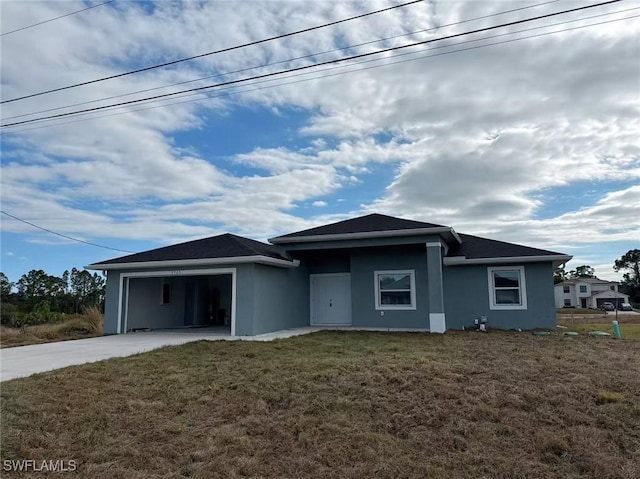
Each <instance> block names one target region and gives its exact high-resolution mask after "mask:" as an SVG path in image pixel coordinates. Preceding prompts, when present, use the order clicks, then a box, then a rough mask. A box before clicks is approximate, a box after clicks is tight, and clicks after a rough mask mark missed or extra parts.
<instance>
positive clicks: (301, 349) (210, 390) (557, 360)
mask: <svg viewBox="0 0 640 479" xmlns="http://www.w3.org/2000/svg"><path fill="white" fill-rule="evenodd" d="M638 370H640V344H639V343H637V342H632V341H614V340H609V339H605V340H595V339H593V338H586V337H578V338H575V339H571V340H569V339H565V338H562V337H560V336H558V335H554V336H550V337H544V338H543V337H536V336H533V335H531V334H528V333H500V332H491V333H488V334H479V333H474V332H467V333H462V332H460V333H453V332H451V333H447V334H445V335H427V334H394V333H387V334H385V333H358V332H322V333H316V334H312V335H307V336H300V337H296V338H291V339H287V340H279V341H274V342H271V343H250V342H204V341H203V342H197V343H190V344H187V345H184V346H179V347H169V348H164V349H162V350H157V351H153V352H150V353H147V354H142V355H138V356H134V357H129V358H120V359H115V360H110V361H105V362H100V363H94V364H88V365H85V366H79V367H72V368H67V369H64V370H61V371H57V372H51V373H44V374H40V375H36V376H33V377H31V378H26V379H17V380H13V381H9V382H7V383H3V387H2V393H1V396H2V403H1V406H2V446H1V449H0V456H1V459H3V460H4V459H26V458H29V459H36V460H40V459H44V458H66V459H75V460H77V461H78V462H79V472H80V474H81V475H82V476H83V477H101V478H103V477H104V478H111V477H114V478H115V477H132V478H147V477H149V478H150V477H182V476H184V477H195V478H212V477H213V478H215V477H277V478H281V477H286V478H294V477H295V478H307V477H308V478H311V477H314V478H315V477H340V478H362V477H390V478H391V477H420V478H425V477H427V478H428V477H437V478H440V477H465V478H466V477H468V478H474V477H478V478H479V477H491V478H537V477H544V478H554V477H558V478H560V477H561V478H567V477H569V478H571V477H593V478H598V479H608V478H629V477H640V461H639V460H638V458H639V457H640V375H639V374H636V373H635V371H638ZM606 391H610V392H611V391H615V392H616V393H618V394H620V395H622V396H623V397H624V400H621V401H607V402H605V403H602V402H598V401H596V400H594V398H597V397H598V395H599V393H602V392H606Z"/></svg>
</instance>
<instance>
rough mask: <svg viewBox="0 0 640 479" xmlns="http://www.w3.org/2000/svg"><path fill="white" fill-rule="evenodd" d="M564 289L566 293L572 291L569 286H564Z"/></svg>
mask: <svg viewBox="0 0 640 479" xmlns="http://www.w3.org/2000/svg"><path fill="white" fill-rule="evenodd" d="M562 290H563V291H564V292H565V293H570V292H571V289H570V288H569V286H563V287H562Z"/></svg>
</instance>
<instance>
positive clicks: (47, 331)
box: [0, 306, 104, 348]
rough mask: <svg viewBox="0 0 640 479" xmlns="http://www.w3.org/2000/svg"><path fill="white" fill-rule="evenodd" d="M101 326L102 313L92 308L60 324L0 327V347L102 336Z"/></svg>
mask: <svg viewBox="0 0 640 479" xmlns="http://www.w3.org/2000/svg"><path fill="white" fill-rule="evenodd" d="M103 324H104V317H103V315H102V313H101V312H100V310H99V309H98V308H97V307H95V306H92V307H89V308H85V310H84V311H83V314H82V315H76V316H74V317H72V318H71V319H68V320H66V321H62V322H60V323H50V324H39V325H37V326H25V327H22V328H8V327H6V326H0V346H1V347H3V348H7V347H12V346H25V345H28V344H40V343H50V342H53V341H65V340H68V339H81V338H91V337H94V336H102V334H103Z"/></svg>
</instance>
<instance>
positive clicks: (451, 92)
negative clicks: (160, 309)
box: [0, 0, 640, 281]
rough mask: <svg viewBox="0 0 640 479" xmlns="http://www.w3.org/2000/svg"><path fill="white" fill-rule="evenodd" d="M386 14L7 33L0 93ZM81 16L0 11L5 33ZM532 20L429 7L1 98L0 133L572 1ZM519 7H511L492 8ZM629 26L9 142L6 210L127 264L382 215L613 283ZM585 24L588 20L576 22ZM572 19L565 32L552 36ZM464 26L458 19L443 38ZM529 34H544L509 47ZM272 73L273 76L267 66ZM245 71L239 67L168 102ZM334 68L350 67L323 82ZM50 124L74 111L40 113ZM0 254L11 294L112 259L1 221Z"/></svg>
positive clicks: (637, 227) (634, 125)
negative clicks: (587, 270)
mask: <svg viewBox="0 0 640 479" xmlns="http://www.w3.org/2000/svg"><path fill="white" fill-rule="evenodd" d="M95 3H99V2H95ZM397 3H398V2H392V1H389V0H379V1H374V2H373V1H368V2H363V1H355V2H346V1H345V2H343V1H331V2H311V1H302V0H300V1H260V0H256V1H252V2H193V1H188V2H179V1H163V2H128V1H124V0H118V1H116V2H113V3H112V4H108V5H104V6H101V7H98V8H94V9H91V10H88V11H86V12H83V13H80V14H77V15H73V16H70V17H66V18H64V19H60V20H57V21H54V22H50V23H46V24H43V25H40V26H38V27H34V28H30V29H26V30H23V31H20V32H16V33H12V34H9V35H6V36H3V37H2V43H1V49H2V52H1V53H2V59H1V62H2V63H1V65H0V66H1V69H2V98H3V100H6V99H11V98H15V97H18V96H22V95H27V94H30V93H34V92H39V91H43V90H47V89H51V88H56V87H60V86H65V85H69V84H74V83H78V82H83V81H87V80H91V79H94V78H99V77H103V76H109V75H114V74H117V73H121V72H123V71H127V70H132V69H136V68H141V67H145V66H148V65H152V64H156V63H160V62H165V61H170V60H174V59H177V58H183V57H187V56H191V55H196V54H200V53H204V52H207V51H212V50H216V49H220V48H226V47H229V46H234V45H239V44H243V43H247V42H250V41H254V40H259V39H262V38H267V37H271V36H274V35H278V34H282V33H286V32H290V31H294V30H298V29H302V28H306V27H310V26H315V25H320V24H323V23H327V22H330V21H335V20H339V19H342V18H346V17H350V16H354V15H358V14H361V13H364V12H367V11H372V10H375V9H379V8H384V7H385V6H390V5H394V4H397ZM91 4H93V3H91V2H79V1H69V2H67V1H65V2H38V1H30V2H18V1H11V0H10V1H5V2H2V3H1V4H0V9H1V12H0V13H1V14H2V15H1V21H2V24H1V26H2V31H3V32H7V31H10V30H13V29H16V28H20V27H22V26H25V25H29V24H32V23H36V22H39V21H42V20H45V19H48V18H53V17H56V16H59V15H63V14H65V13H68V12H71V11H74V10H79V9H81V8H83V7H86V6H88V5H91ZM535 4H536V2H533V1H532V2H530V3H526V2H522V1H514V2H509V1H501V2H497V1H496V2H491V1H469V2H455V3H452V2H440V1H433V2H422V3H419V4H415V5H411V6H407V7H403V8H399V9H395V10H393V11H390V12H386V13H383V14H379V15H374V16H371V17H367V18H366V19H361V20H357V21H353V22H348V23H345V24H342V25H337V26H334V27H330V28H326V29H321V30H316V31H314V32H309V33H306V34H303V35H296V36H293V37H289V38H286V39H283V40H279V41H274V42H267V43H263V44H261V45H258V46H254V47H250V48H244V49H241V50H235V51H233V52H229V53H225V54H220V55H213V56H208V57H204V58H201V59H199V60H195V61H190V62H184V63H180V64H177V65H174V66H172V67H170V68H164V69H155V70H150V71H148V72H145V73H142V74H137V75H131V76H126V77H121V78H118V79H114V80H110V81H106V82H100V83H96V84H94V85H89V86H85V87H80V88H74V89H69V90H65V91H62V92H57V93H53V94H49V95H42V96H38V97H36V98H31V99H27V100H23V101H16V102H12V103H7V104H5V105H3V108H2V118H3V123H6V122H7V121H9V120H6V121H5V119H8V118H10V117H13V116H16V115H23V114H30V113H34V112H39V111H42V110H47V109H50V108H58V107H62V106H66V105H72V104H75V103H81V102H88V101H95V100H100V99H104V98H106V97H111V96H117V95H124V94H130V93H132V92H138V91H140V90H146V89H150V88H154V89H155V90H153V91H152V92H148V93H138V94H132V95H129V96H126V97H122V98H117V99H114V100H102V101H98V102H95V103H91V104H88V105H87V106H100V105H107V104H109V103H110V102H114V101H119V100H127V99H135V98H142V97H144V96H148V95H151V94H160V93H165V92H170V91H178V90H180V89H184V88H188V87H193V86H200V85H205V84H209V83H213V82H218V81H224V80H229V79H239V78H243V77H246V76H247V75H250V74H252V73H256V74H261V73H265V72H275V71H279V70H281V69H286V68H292V67H297V66H300V65H303V64H305V63H304V62H310V61H312V60H311V59H307V60H290V59H293V58H297V57H301V56H305V55H311V54H314V53H318V52H323V51H328V50H333V49H340V48H344V47H345V46H351V45H357V44H360V43H364V42H371V41H373V40H377V39H382V38H388V37H396V38H394V39H392V40H386V41H385V42H381V43H371V44H368V45H365V46H362V47H355V48H349V49H348V50H343V51H342V52H341V51H339V50H338V51H336V52H334V53H331V54H330V55H328V56H327V55H325V56H323V57H322V59H323V60H324V59H328V58H338V57H339V56H340V55H342V54H346V52H347V51H348V53H349V54H357V53H364V52H369V51H375V50H376V49H380V48H383V47H389V46H400V45H405V44H407V43H410V42H414V41H421V40H426V39H434V38H438V37H441V36H445V35H451V34H454V33H459V32H464V31H467V30H472V29H476V28H482V27H486V26H491V25H495V24H498V23H505V22H509V21H515V20H518V19H524V18H527V17H531V16H536V15H543V14H545V13H552V12H556V11H560V10H562V9H565V8H571V7H576V6H580V5H583V4H582V3H577V2H549V3H547V4H544V5H537V6H534V5H535ZM529 6H530V7H531V8H525V7H529ZM513 9H520V10H518V11H512V12H508V13H504V12H506V11H509V10H513ZM639 12H640V2H638V1H631V0H628V1H625V2H621V3H620V4H615V5H610V6H606V7H599V8H595V9H592V10H589V11H588V12H581V13H574V14H570V15H564V16H562V17H556V18H555V19H553V20H546V21H538V22H535V23H531V24H526V25H523V26H518V27H508V28H502V29H499V30H497V31H494V32H492V33H491V35H495V34H503V33H504V34H509V35H505V36H503V37H500V39H499V40H506V39H518V38H523V37H524V36H526V35H533V34H540V33H550V34H549V35H544V36H540V37H536V38H529V39H526V38H525V39H522V40H518V41H514V42H512V43H506V44H502V45H493V46H491V45H488V44H489V43H491V42H494V41H496V40H495V39H493V40H489V39H485V40H482V38H484V37H483V36H481V35H476V36H474V37H473V38H471V37H469V38H467V37H465V38H464V39H465V40H467V39H478V40H479V41H478V42H476V43H473V45H474V46H482V45H485V46H484V47H481V48H478V49H475V50H469V51H460V52H456V50H457V49H460V48H466V47H469V46H470V44H465V45H464V46H458V47H456V45H455V42H453V41H449V42H448V43H434V44H432V45H431V46H430V47H429V48H434V47H435V46H439V47H443V48H439V49H437V50H435V51H434V52H426V53H425V51H424V50H419V49H416V50H415V51H417V52H420V51H422V54H433V53H442V55H440V56H437V57H431V58H422V59H419V58H416V57H415V56H413V57H402V59H409V58H411V59H412V61H408V62H404V63H396V64H393V65H392V64H391V62H394V61H395V60H394V59H393V58H392V57H391V56H390V54H385V55H381V56H380V61H378V62H375V63H368V64H367V66H379V68H373V69H368V70H362V71H356V70H357V69H359V68H361V67H357V66H356V67H345V68H342V69H339V70H331V71H330V72H324V73H321V72H320V73H319V72H313V70H310V71H309V74H308V75H305V76H298V77H294V78H289V79H287V80H285V79H282V80H277V81H272V82H269V83H261V84H259V85H253V86H251V85H247V86H244V87H242V88H233V89H230V90H225V94H223V95H220V94H213V95H211V96H210V97H206V96H205V95H203V94H200V95H198V96H190V97H185V98H183V99H180V98H175V99H171V100H166V101H164V102H154V103H150V104H143V105H140V106H136V107H129V108H125V109H120V110H115V111H113V112H102V113H98V114H92V115H87V116H84V117H81V118H69V119H64V120H53V121H48V122H42V123H35V124H29V125H24V126H19V127H15V128H6V129H3V130H2V133H1V137H0V140H1V141H2V144H1V155H2V171H1V173H2V178H1V182H2V185H1V186H2V197H1V201H2V209H3V210H5V211H7V212H8V213H10V214H12V215H15V216H18V217H20V218H23V219H25V220H27V221H30V222H32V223H34V224H37V225H40V226H42V227H44V228H47V229H50V230H53V231H57V232H59V233H62V234H64V235H67V236H71V237H74V238H79V239H82V240H84V241H88V242H92V243H98V244H101V245H105V246H109V247H112V248H116V249H122V250H129V251H141V250H145V249H149V248H154V247H158V246H162V245H166V244H170V243H173V242H178V241H185V240H189V239H195V238H200V237H205V236H210V235H215V234H219V233H223V232H227V231H229V232H233V233H236V234H240V235H244V236H248V237H251V238H255V239H259V240H266V239H267V238H269V237H272V236H275V235H278V234H281V233H286V232H291V231H295V230H298V229H303V228H308V227H311V226H314V225H318V224H323V223H327V222H331V221H337V220H341V219H345V218H348V217H353V216H358V215H362V214H368V213H371V212H379V213H384V214H389V215H394V216H401V217H406V218H412V219H417V220H423V221H429V222H434V223H440V224H447V225H452V226H454V227H455V228H456V229H457V230H458V231H460V232H464V233H470V234H477V235H481V236H482V235H484V236H488V237H491V238H496V239H501V240H504V241H511V242H515V243H521V244H527V245H531V246H536V247H540V248H545V249H551V250H554V251H560V252H563V253H568V254H572V255H574V256H575V259H574V260H573V261H572V262H571V263H570V264H569V265H568V266H569V268H572V267H573V268H575V267H576V266H578V265H580V264H585V263H586V264H590V265H592V266H594V267H595V269H596V272H597V274H598V275H599V276H601V277H603V278H607V279H614V278H617V277H618V276H619V275H618V274H616V273H615V272H613V270H612V267H611V266H612V264H613V261H614V260H615V259H616V258H618V257H620V256H621V255H622V254H624V253H625V252H626V251H627V250H629V249H632V248H638V247H640V241H639V238H640V220H639V219H638V218H639V215H638V211H640V142H639V140H638V131H640V90H639V89H638V84H640V69H638V58H640V36H639V31H638V27H637V25H638V22H637V19H635V20H634V19H628V18H629V17H632V16H633V15H638V14H639ZM594 15H600V16H599V17H597V18H591V19H588V18H586V17H588V16H594ZM480 17H484V18H480ZM625 18H627V19H626V20H625ZM474 19H476V20H474ZM570 20H571V21H574V20H575V21H574V22H573V23H569V24H564V25H557V26H551V27H550V26H548V25H550V24H551V23H554V24H555V23H558V22H561V21H570ZM613 20H615V22H612V23H603V24H600V25H593V24H594V23H598V22H607V21H613ZM461 21H466V23H465V24H460V25H453V26H449V27H441V26H442V25H448V24H452V23H456V22H461ZM436 27H438V28H436ZM534 27H541V28H539V29H537V30H535V31H529V32H524V33H517V32H518V31H519V30H522V29H523V28H534ZM576 27H580V28H578V29H574V30H570V31H569V30H566V29H567V28H576ZM429 28H432V30H429V31H423V32H422V33H416V34H413V35H410V36H402V35H403V34H406V33H409V32H416V31H420V30H425V29H429ZM551 33H552V34H551ZM460 40H462V39H460ZM272 62H281V63H279V64H277V65H271V66H266V67H265V66H264V65H265V64H267V63H272ZM385 64H387V66H384V65H385ZM241 69H249V70H247V71H245V72H243V73H234V74H229V75H226V76H221V77H217V78H213V79H209V80H202V81H200V82H194V83H189V84H186V85H182V86H170V85H172V84H175V83H178V82H185V81H191V80H194V79H197V78H202V77H206V76H211V75H220V74H222V73H226V72H233V71H236V70H241ZM336 72H347V73H345V74H342V75H332V76H327V75H328V74H333V73H336ZM310 78H313V79H311V80H310ZM303 79H304V80H308V81H299V80H303ZM158 87H164V88H160V89H156V88H158ZM186 100H197V101H190V102H187V101H186ZM168 103H173V104H172V105H167V104H168ZM163 104H164V106H162V105H163ZM149 107H151V108H149ZM58 111H69V110H56V111H54V112H53V113H55V112H58ZM36 117H38V115H31V116H26V117H21V118H22V119H31V118H36ZM0 239H1V241H2V244H1V253H2V254H1V255H0V261H1V269H2V271H3V272H4V273H5V274H7V275H8V276H9V278H10V279H11V280H13V281H16V280H17V279H19V277H20V275H22V274H24V273H26V272H27V271H28V270H30V269H34V268H35V269H44V270H46V271H48V272H50V273H52V274H60V273H62V271H64V270H65V269H71V268H72V267H74V266H75V267H80V266H84V265H86V264H89V263H92V262H95V261H99V260H103V259H107V258H111V257H115V256H118V255H120V253H118V252H116V251H110V250H107V249H101V248H97V247H93V246H89V245H85V244H81V243H76V242H71V241H68V240H64V239H62V238H59V237H56V236H53V235H50V234H47V233H45V232H43V231H39V230H37V229H34V228H32V227H31V226H28V225H25V224H23V223H20V222H18V221H15V220H12V219H11V218H8V217H6V216H4V215H3V217H2V218H1V230H0Z"/></svg>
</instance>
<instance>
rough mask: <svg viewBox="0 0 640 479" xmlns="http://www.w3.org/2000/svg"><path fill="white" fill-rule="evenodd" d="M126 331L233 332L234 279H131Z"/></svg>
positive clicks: (227, 276)
mask: <svg viewBox="0 0 640 479" xmlns="http://www.w3.org/2000/svg"><path fill="white" fill-rule="evenodd" d="M128 281H129V284H128V287H127V291H128V294H127V296H128V297H127V298H126V299H125V314H124V316H125V324H124V328H123V329H124V331H126V332H135V331H148V330H158V329H176V328H215V330H216V332H224V331H227V332H229V333H230V332H231V305H232V275H231V274H218V275H206V276H171V277H143V278H129V279H128Z"/></svg>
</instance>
